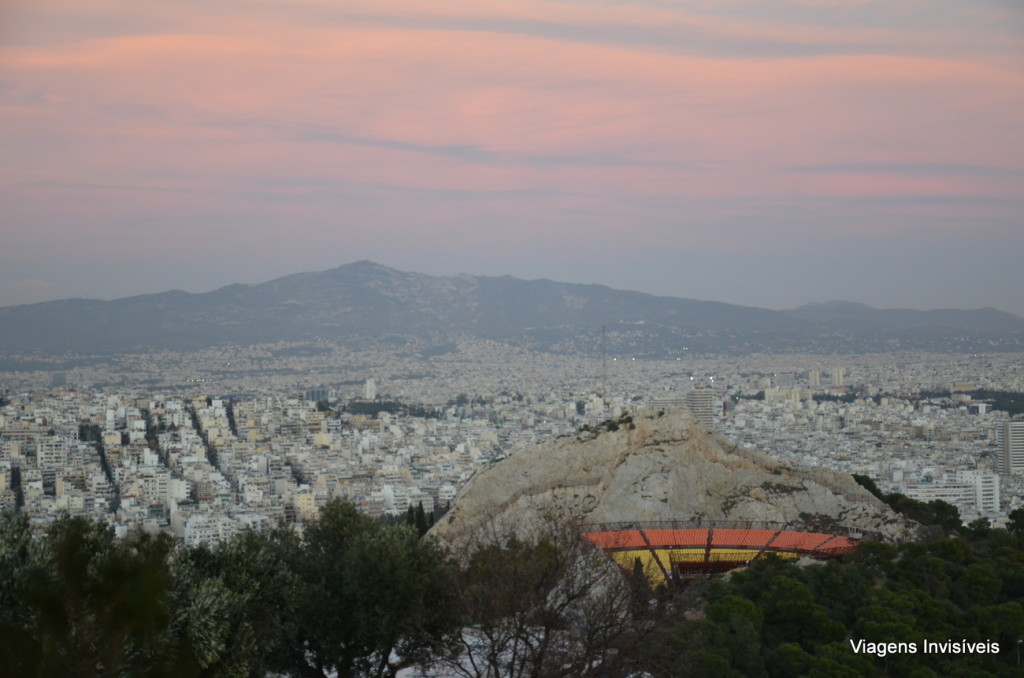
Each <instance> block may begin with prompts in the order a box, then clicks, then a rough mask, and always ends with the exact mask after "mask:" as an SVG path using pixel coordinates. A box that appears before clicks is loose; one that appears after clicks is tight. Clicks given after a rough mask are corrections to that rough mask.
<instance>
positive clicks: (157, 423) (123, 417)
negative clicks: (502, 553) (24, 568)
mask: <svg viewBox="0 0 1024 678" xmlns="http://www.w3.org/2000/svg"><path fill="white" fill-rule="evenodd" d="M61 361H62V362H61V364H60V365H59V367H60V368H61V369H59V370H56V371H55V370H54V366H52V365H45V364H35V365H31V366H32V367H34V369H21V370H17V371H8V372H6V373H4V374H3V377H2V381H0V385H2V387H3V388H4V393H5V395H4V396H3V401H2V402H3V407H2V408H0V490H2V493H0V506H3V507H4V508H18V509H19V510H21V511H23V512H25V513H26V514H28V516H30V519H31V521H32V523H33V524H34V525H36V526H37V527H38V528H42V527H45V526H46V525H48V524H50V523H52V521H54V520H55V519H56V518H57V517H58V516H59V515H63V514H70V515H72V516H88V517H91V518H96V519H99V520H102V521H104V522H107V523H110V524H111V525H113V526H114V528H115V529H116V532H117V534H118V535H120V536H129V535H135V534H138V533H140V532H158V531H164V532H170V533H172V534H173V535H174V536H175V537H177V538H178V539H180V540H182V541H183V542H184V543H185V544H186V545H195V544H199V543H214V542H217V541H220V540H223V539H225V538H227V537H230V536H231V535H233V534H235V533H237V532H239V531H242V530H245V529H257V530H264V529H266V528H268V527H270V526H272V525H275V524H277V523H278V522H280V521H285V522H286V523H288V524H290V525H294V526H297V527H298V528H299V529H301V528H302V526H303V525H305V524H307V523H309V522H310V521H313V520H316V518H317V515H318V512H319V510H320V508H321V507H323V506H324V504H325V503H326V502H328V501H329V500H330V499H332V498H340V499H344V500H346V501H349V502H353V503H354V504H355V505H356V506H357V507H358V508H359V510H360V511H361V512H363V513H365V514H367V515H369V516H372V517H382V516H387V515H390V516H403V515H405V514H406V513H407V512H409V511H410V510H418V509H419V508H420V507H422V510H423V512H424V513H425V514H431V513H440V512H441V511H443V510H444V508H445V507H446V506H447V505H448V503H449V502H451V500H452V499H453V498H454V497H455V495H456V493H457V492H458V490H459V488H460V487H461V486H462V485H463V484H464V483H465V481H466V480H467V479H468V478H470V477H471V476H472V475H473V473H474V472H475V471H476V470H477V469H479V468H481V467H482V466H484V465H487V464H491V463H493V462H494V461H495V460H497V459H500V458H502V457H504V456H507V455H513V454H515V453H516V452H517V451H519V450H522V449H524V448H525V447H528V446H530V445H533V444H535V443H539V442H544V441H547V440H551V439H554V438H558V437H560V436H569V435H576V434H577V433H578V432H579V431H580V429H581V428H582V427H584V426H595V425H597V424H599V423H601V422H602V421H605V420H608V419H616V418H618V417H620V416H621V415H623V414H624V413H628V412H629V411H631V410H632V409H633V408H635V407H637V406H639V405H643V404H655V405H662V406H665V407H674V406H683V405H685V406H689V407H690V408H691V409H692V410H694V411H695V413H696V414H697V415H698V417H699V418H700V419H701V420H702V421H703V423H705V424H706V425H708V426H710V427H711V428H712V429H714V430H715V431H716V432H719V433H721V434H724V435H725V436H727V437H729V438H731V439H732V440H733V441H735V442H736V443H739V444H741V445H743V446H745V447H748V448H752V449H758V450H761V451H764V452H767V453H769V454H771V455H772V456H775V457H777V458H779V459H780V460H783V461H784V462H786V463H788V464H791V465H794V466H805V467H815V466H824V467H828V468H833V469H837V470H840V471H843V472H847V473H853V474H861V475H866V476H868V477H870V478H872V479H873V480H874V481H875V482H876V483H877V485H878V486H879V487H880V488H882V489H883V490H884V491H887V492H900V493H903V494H906V495H908V496H910V497H912V498H916V499H920V500H922V501H930V500H932V499H942V500H944V501H947V502H949V503H951V504H953V505H955V506H956V507H957V508H958V510H959V511H960V514H961V517H962V518H963V520H964V522H965V523H967V522H970V521H972V520H975V519H978V518H986V519H988V520H989V521H990V522H991V523H992V524H995V525H1000V524H1004V523H1005V521H1006V518H1007V516H1008V515H1009V513H1010V512H1012V511H1013V510H1014V509H1016V508H1021V507H1024V483H1022V482H1021V475H1020V473H1021V471H1022V470H1024V450H1022V449H1021V445H1022V442H1021V441H1022V439H1024V421H1021V419H1020V416H1019V415H1020V412H1021V410H1020V404H1021V401H1020V393H1021V392H1022V391H1024V368H1022V365H1024V362H1022V361H1021V356H1020V355H1017V354H991V355H980V354H979V355H944V354H909V353H908V354H893V355H859V356H812V355H754V356H746V357H715V356H685V357H683V358H680V359H677V360H668V361H654V360H637V359H635V358H631V357H629V356H612V357H607V356H606V357H589V358H585V357H578V356H559V355H551V354H535V353H530V352H528V351H525V350H521V349H514V348H510V347H508V346H503V345H499V344H494V343H491V342H487V341H483V340H479V339H464V340H460V341H459V342H458V343H457V344H452V345H451V346H448V347H446V348H445V349H444V350H441V351H437V352H436V354H435V355H427V356H423V355H410V354H408V353H403V352H402V351H401V350H394V349H392V350H367V351H361V352H356V351H351V350H349V349H345V348H342V347H339V346H335V345H331V344H329V343H320V344H317V345H310V344H277V345H267V346H257V347H250V348H217V349H208V350H205V351H200V352H197V353H193V354H181V355H174V354H166V353H164V354H158V355H132V356H123V357H119V358H116V359H110V358H106V359H104V358H92V359H90V358H86V357H83V356H73V357H64V358H62V359H61ZM24 365H29V363H28V362H25V363H24ZM1007 403H1009V405H1007ZM1015 415H1016V416H1015Z"/></svg>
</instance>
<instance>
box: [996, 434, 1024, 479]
mask: <svg viewBox="0 0 1024 678" xmlns="http://www.w3.org/2000/svg"><path fill="white" fill-rule="evenodd" d="M1002 434H1003V435H1002V439H1003V440H1002V447H1001V448H1000V450H999V459H998V464H997V467H998V470H999V472H1000V473H1002V474H1004V475H1012V474H1020V473H1024V421H1007V422H1004V423H1003V430H1002Z"/></svg>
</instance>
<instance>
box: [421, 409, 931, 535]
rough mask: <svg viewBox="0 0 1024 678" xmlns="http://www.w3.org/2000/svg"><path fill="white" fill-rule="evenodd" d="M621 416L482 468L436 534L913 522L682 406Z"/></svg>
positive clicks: (836, 477) (898, 526)
mask: <svg viewBox="0 0 1024 678" xmlns="http://www.w3.org/2000/svg"><path fill="white" fill-rule="evenodd" d="M617 425H618V430H615V431H609V430H601V431H600V432H598V433H596V434H594V433H587V434H585V435H583V436H580V437H576V438H561V439H559V440H556V441H553V442H551V443H547V444H542V445H539V446H536V447H533V448H530V449H528V450H524V451H522V452H519V453H517V454H515V455H513V456H511V457H508V458H506V459H503V460H501V461H498V462H496V463H494V464H492V465H491V466H489V467H488V468H486V469H484V470H481V471H479V472H477V474H476V475H475V476H474V477H473V478H471V479H470V481H469V482H468V483H467V484H466V485H465V486H464V487H463V489H462V490H461V491H460V492H459V494H458V496H457V497H456V498H455V501H454V506H453V508H452V509H451V511H450V512H449V513H448V515H447V516H446V518H445V519H444V520H442V521H441V522H440V523H439V524H438V525H437V526H435V528H434V530H433V534H435V535H436V536H437V537H438V538H440V539H442V540H445V541H448V542H452V543H454V542H458V541H461V540H462V539H469V540H473V539H474V538H475V536H476V535H477V534H478V533H480V532H481V531H493V532H495V533H497V534H499V535H501V534H505V533H508V532H517V533H520V534H529V533H531V532H532V531H534V529H535V528H538V527H540V526H542V525H543V524H544V523H545V521H550V520H556V521H562V520H572V521H577V522H581V523H621V522H649V521H669V520H680V521H681V520H691V519H702V520H705V521H712V520H728V521H744V520H751V521H771V522H779V523H787V522H802V521H804V520H806V519H815V520H818V521H819V522H822V523H825V524H828V523H833V522H834V523H836V524H841V525H848V526H855V527H858V528H860V529H862V530H866V531H871V532H878V533H880V534H883V535H885V536H887V537H890V538H897V537H903V536H907V535H908V534H909V531H910V530H911V527H910V524H909V523H907V522H906V521H904V520H903V519H902V518H901V517H900V516H899V515H897V514H896V513H894V512H893V511H892V510H891V509H889V508H888V507H887V506H885V504H883V503H882V502H881V501H879V500H878V499H876V498H875V497H874V496H872V495H871V494H870V493H869V492H868V491H867V490H865V489H864V488H862V487H861V486H860V485H858V484H857V483H856V482H855V481H854V480H853V478H851V477H850V476H848V475H843V474H840V473H836V472H833V471H830V470H827V469H794V468H789V467H786V466H784V465H783V464H781V463H780V462H777V461H775V460H773V459H771V458H770V457H768V456H766V455H764V454H762V453H759V452H755V451H752V450H747V449H744V448H742V447H738V446H736V445H734V444H733V443H731V442H730V441H728V440H727V439H725V438H724V437H722V436H720V435H717V434H715V433H713V432H712V431H710V430H709V429H707V428H705V427H704V426H702V425H700V424H698V423H697V422H696V421H695V420H694V419H693V416H692V415H691V414H690V413H689V411H688V410H686V409H685V408H680V409H678V410H671V411H669V412H664V411H662V410H655V409H644V410H641V411H640V412H638V413H637V414H636V415H634V416H632V417H631V418H628V419H627V418H624V419H622V420H620V422H619V423H618V424H617Z"/></svg>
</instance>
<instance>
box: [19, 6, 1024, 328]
mask: <svg viewBox="0 0 1024 678" xmlns="http://www.w3.org/2000/svg"><path fill="white" fill-rule="evenodd" d="M0 64H2V67H0V204H2V205H4V210H3V213H2V216H0V238H2V242H3V243H4V246H3V247H2V248H0V306H10V305H16V304H21V303H34V302H38V301H45V300H53V299H65V298H71V297H83V298H99V299H114V298H122V297H127V296H134V295H138V294H147V293H159V292H163V291H168V290H172V289H181V290H184V291H187V292H192V293H198V292H207V291H211V290H214V289H217V288H219V287H223V286H225V285H229V284H232V283H247V284H252V283H259V282H264V281H266V280H271V279H274V278H278V277H282V276H285V275H289V274H292V273H299V272H306V271H318V270H326V269H330V268H334V267H336V266H338V265H339V264H340V263H343V262H350V261H356V260H362V259H368V260H372V261H375V262H380V263H382V264H383V265H387V266H389V267H392V268H396V269H399V270H404V271H415V272H420V273H426V274H430V275H439V276H451V275H457V274H458V273H460V272H466V273H470V274H475V275H512V276H514V277H517V278H522V279H537V278H547V279H550V280H556V281H560V282H570V283H585V284H602V285H607V286H609V287H612V288H616V289H629V290H636V291H641V292H646V293H650V294H656V295H662V296H672V297H682V298H692V299H705V300H713V301H721V302H726V303H731V304H737V305H743V306H754V307H760V308H772V309H790V308H796V307H798V306H801V305H803V304H805V303H809V302H819V303H820V302H824V301H828V300H845V301H852V302H857V303H864V304H868V305H870V306H872V307H875V308H915V309H938V308H962V309H975V308H983V307H994V308H998V309H1000V310H1004V311H1007V312H1010V313H1014V314H1016V315H1018V316H1024V297H1022V295H1021V294H1020V290H1022V289H1024V266H1022V265H1021V260H1022V258H1024V223H1022V217H1021V215H1022V214H1024V97H1022V96H1021V92H1024V7H1021V6H1020V5H1019V3H1015V2H1012V1H1011V0H981V1H979V2H973V3H963V2H954V1H953V0H931V1H930V2H927V3H924V2H916V1H915V2H907V3H885V2H877V1H868V2H857V3H849V2H842V1H839V0H835V1H830V0H822V1H821V2H808V1H807V0H784V1H782V2H779V3H773V4H772V5H771V6H766V5H764V3H757V2H753V1H752V0H707V1H706V2H699V3H689V4H687V5H686V6H673V5H669V4H666V3H662V2H658V1H657V0H637V1H636V2H632V3H628V4H623V3H618V2H614V1H613V0H599V2H597V3H594V2H582V1H581V0H501V1H500V2H497V3H490V4H486V5H480V4H479V3H470V2H466V1H465V0H453V1H452V2H447V3H442V4H441V5H439V6H431V7H427V6H423V5H422V4H421V3H414V2H410V1H409V0H373V1H372V2H371V1H370V0H346V2H344V3H341V4H338V3H334V2H328V1H327V0H296V1H295V2H289V3H284V2H281V1H280V0H259V1H258V2H251V3H228V2H225V3H199V2H197V1H196V0H169V1H168V2H162V3H159V4H157V5H154V4H151V3H134V2H128V1H127V0H83V1H82V2H74V3H72V2H68V1H67V0H42V1H41V2H35V3H8V4H7V5H5V6H4V7H3V8H2V9H0Z"/></svg>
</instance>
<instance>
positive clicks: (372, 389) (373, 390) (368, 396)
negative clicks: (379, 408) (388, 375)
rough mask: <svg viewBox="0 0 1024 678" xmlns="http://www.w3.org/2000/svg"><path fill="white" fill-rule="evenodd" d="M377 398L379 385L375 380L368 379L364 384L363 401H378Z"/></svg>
mask: <svg viewBox="0 0 1024 678" xmlns="http://www.w3.org/2000/svg"><path fill="white" fill-rule="evenodd" d="M376 398H377V384H376V383H375V382H374V381H373V379H367V380H366V383H365V384H363V400H376Z"/></svg>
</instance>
